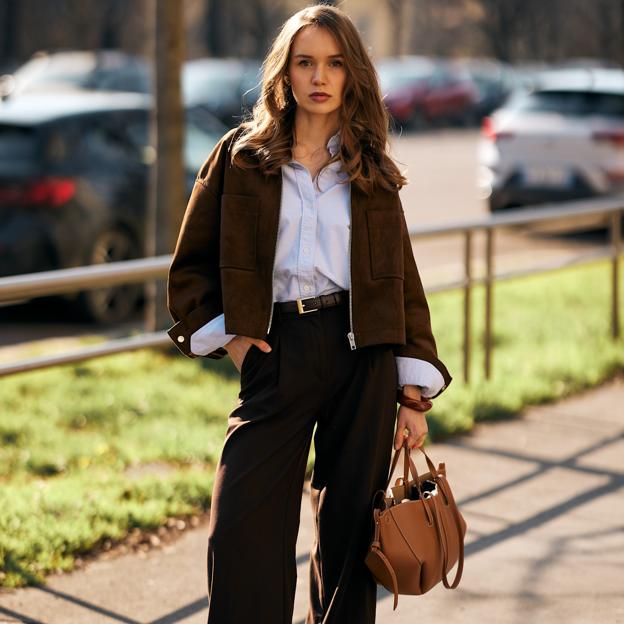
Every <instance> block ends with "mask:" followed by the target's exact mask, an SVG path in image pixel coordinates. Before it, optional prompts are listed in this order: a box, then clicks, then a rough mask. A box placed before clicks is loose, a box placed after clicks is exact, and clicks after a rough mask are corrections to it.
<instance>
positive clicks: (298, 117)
mask: <svg viewBox="0 0 624 624" xmlns="http://www.w3.org/2000/svg"><path fill="white" fill-rule="evenodd" d="M334 113H335V114H334ZM338 127H339V126H338V111H332V112H331V113H329V114H324V115H314V114H310V113H307V112H306V111H303V110H302V109H301V108H297V111H296V113H295V123H294V128H293V132H294V145H295V147H298V146H299V147H304V148H307V149H309V150H315V149H319V148H324V147H325V146H326V145H327V141H329V138H330V137H331V136H332V135H334V134H335V133H336V132H337V131H338Z"/></svg>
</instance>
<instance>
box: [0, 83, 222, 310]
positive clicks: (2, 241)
mask: <svg viewBox="0 0 624 624" xmlns="http://www.w3.org/2000/svg"><path fill="white" fill-rule="evenodd" d="M151 106H152V97H151V96H150V95H146V94H140V93H122V92H118V93H113V92H110V93H109V92H78V93H50V94H45V95H43V94H38V95H37V96H29V95H22V96H19V97H16V98H11V99H9V100H7V101H6V102H4V103H3V104H0V276H7V275H17V274H23V273H32V272H38V271H46V270H53V269H60V268H66V267H75V266H83V265H88V264H94V263H99V262H113V261H117V260H125V259H131V258H139V257H142V256H144V230H145V219H146V207H147V201H148V188H147V185H148V172H149V168H150V164H151V162H153V160H154V157H155V154H154V149H153V148H152V147H150V145H149V141H148V134H149V113H150V108H151ZM226 131H227V128H226V127H225V126H224V125H223V124H221V123H220V122H219V121H217V120H216V119H215V118H214V117H213V116H212V115H210V114H209V113H207V112H205V111H200V110H196V109H192V108H191V109H187V110H186V126H185V150H184V151H185V154H184V160H185V169H186V179H185V186H186V193H187V197H188V195H190V191H191V188H192V185H193V181H194V179H195V175H196V174H197V171H198V170H199V168H200V166H201V164H202V163H203V161H204V160H205V158H206V157H207V156H208V154H209V153H210V151H211V150H212V148H213V147H214V145H215V144H216V143H217V141H218V140H219V138H221V136H223V134H224V133H225V132H226ZM141 294H142V286H141V285H122V286H118V287H110V288H101V289H96V290H88V291H84V292H81V293H79V294H78V295H73V296H70V297H71V298H75V299H76V303H77V305H78V306H79V308H80V310H81V311H82V312H84V313H85V314H86V315H87V316H88V317H90V318H91V319H93V320H96V321H99V322H118V321H120V320H122V319H124V318H126V317H127V316H128V315H129V314H130V313H131V312H132V311H133V310H134V308H135V307H136V304H137V303H138V301H139V299H140V298H141Z"/></svg>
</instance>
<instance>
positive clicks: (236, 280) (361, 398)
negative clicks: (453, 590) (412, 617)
mask: <svg viewBox="0 0 624 624" xmlns="http://www.w3.org/2000/svg"><path fill="white" fill-rule="evenodd" d="M387 128H388V117H387V113H386V110H385V108H384V105H383V102H382V98H381V94H380V91H379V85H378V78H377V74H376V72H375V69H374V67H373V65H372V63H371V61H370V59H369V57H368V55H367V53H366V50H365V48H364V46H363V44H362V41H361V39H360V37H359V34H358V32H357V30H356V29H355V27H354V25H353V23H352V22H351V21H350V19H349V18H348V17H347V16H346V14H345V13H344V12H342V11H341V10H340V9H337V8H335V7H332V6H327V5H318V6H313V7H308V8H306V9H303V10H302V11H299V12H298V13H296V14H294V15H293V16H292V17H291V18H290V19H289V20H288V21H287V22H286V23H285V24H284V25H283V27H282V29H281V31H280V32H279V34H278V36H277V37H276V39H275V41H274V42H273V45H272V48H271V50H270V52H269V54H268V55H267V57H266V59H265V61H264V66H263V79H262V95H261V97H260V99H259V101H258V103H257V104H256V106H255V107H254V111H253V118H252V119H250V120H249V121H247V122H244V123H242V124H241V125H240V126H239V127H237V128H235V129H233V130H231V131H229V132H228V133H226V135H225V136H224V137H223V138H222V139H221V140H220V141H219V143H218V144H217V146H216V147H215V148H214V150H213V152H212V153H211V154H210V155H209V156H208V158H207V160H206V162H205V163H204V165H203V166H202V168H201V169H200V171H199V172H198V175H197V180H196V183H195V186H194V188H193V192H192V194H191V197H190V199H189V203H188V206H187V209H186V213H185V216H184V220H183V223H182V226H181V229H180V234H179V238H178V242H177V245H176V249H175V252H174V256H173V261H172V264H171V268H170V273H169V283H168V305H169V310H170V312H171V315H172V317H173V319H174V321H175V325H173V327H171V328H170V329H169V335H170V336H171V338H172V339H173V340H174V342H175V343H176V345H177V346H178V347H179V348H180V350H181V351H182V352H183V353H184V354H185V355H187V356H188V357H197V356H206V357H211V358H221V357H224V356H225V355H226V354H228V355H229V356H230V357H231V359H232V360H233V362H234V364H235V366H236V368H237V369H238V370H239V371H240V374H241V380H240V381H241V387H240V393H239V401H238V404H237V406H236V407H235V408H234V409H233V410H232V411H231V413H230V414H229V417H228V428H227V435H226V438H225V443H224V447H223V451H222V455H221V458H220V461H219V464H218V466H217V470H216V476H215V483H214V488H213V496H212V504H211V517H210V527H209V539H208V562H207V563H208V596H209V615H208V622H209V624H230V623H232V624H238V623H240V624H247V623H251V622H259V623H263V624H264V623H267V624H282V623H286V622H289V623H290V622H291V621H292V615H293V605H294V595H295V585H296V578H297V568H296V557H295V546H296V540H297V534H298V528H299V513H300V505H301V496H302V487H303V481H304V473H305V467H306V463H307V457H308V451H309V448H310V444H311V440H312V437H314V445H315V465H314V472H313V476H312V483H311V485H312V488H311V501H312V508H313V512H314V518H315V531H316V534H315V540H314V544H313V547H312V552H311V558H310V567H309V574H310V608H309V611H308V616H307V620H306V622H307V624H317V623H321V622H322V623H323V624H329V623H332V624H349V623H353V624H367V623H371V622H374V621H375V607H376V584H375V581H374V579H373V577H372V576H371V574H370V573H369V571H368V569H367V568H366V566H365V564H364V557H365V555H366V551H367V549H368V546H369V544H370V539H371V534H372V533H371V532H372V522H371V502H372V497H373V494H374V492H375V491H376V490H378V489H380V488H383V487H384V486H385V482H386V479H387V471H388V469H389V464H390V459H391V457H390V456H391V452H392V445H393V440H394V446H395V448H399V447H400V445H401V444H403V441H404V436H408V438H407V443H408V445H409V446H410V447H411V448H414V447H415V446H420V445H422V444H423V443H424V440H425V437H426V435H427V422H426V419H425V415H424V412H423V411H419V410H416V409H412V408H409V407H405V406H403V405H402V406H401V407H400V408H399V410H398V413H397V411H396V405H397V394H396V393H397V388H401V387H402V388H403V392H404V394H405V395H408V396H409V397H413V398H415V399H420V398H421V396H422V397H429V398H433V397H435V396H437V395H439V394H440V393H441V392H442V391H443V390H444V388H446V387H447V386H448V384H449V383H450V381H451V376H450V375H449V373H448V371H447V369H446V367H445V366H444V364H443V363H442V362H441V361H440V360H439V359H438V357H437V352H436V343H435V339H434V337H433V335H432V333H431V325H430V317H429V309H428V306H427V301H426V299H425V295H424V291H423V288H422V284H421V281H420V277H419V274H418V270H417V268H416V264H415V262H414V257H413V253H412V248H411V243H410V239H409V234H408V231H407V226H406V223H405V218H404V214H403V210H402V206H401V203H400V200H399V197H398V190H399V189H400V188H401V186H402V185H403V184H404V183H405V182H406V180H405V178H404V177H403V176H402V175H401V174H400V172H399V171H398V169H397V167H396V165H395V164H394V163H393V162H392V160H391V159H390V158H389V156H388V155H387V153H386V143H387ZM395 415H396V422H397V427H396V433H395V431H394V426H395ZM315 427H316V430H315V432H313V430H314V428H315Z"/></svg>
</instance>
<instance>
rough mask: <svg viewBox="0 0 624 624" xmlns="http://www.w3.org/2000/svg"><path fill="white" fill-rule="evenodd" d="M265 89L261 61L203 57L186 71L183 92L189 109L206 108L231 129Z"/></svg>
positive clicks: (188, 66)
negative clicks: (195, 107)
mask: <svg viewBox="0 0 624 624" xmlns="http://www.w3.org/2000/svg"><path fill="white" fill-rule="evenodd" d="M260 88H261V61H259V60H257V59H237V58H201V59H194V60H192V61H187V62H186V63H185V64H184V66H183V68H182V93H183V98H184V101H185V102H186V104H187V105H188V106H203V107H205V108H206V109H207V110H208V111H209V112H211V113H212V114H213V115H215V117H217V118H219V119H220V120H221V121H222V122H223V123H224V124H225V125H226V126H227V127H229V128H233V127H234V126H237V125H238V124H239V123H240V122H241V121H242V119H243V115H244V114H245V113H246V112H249V111H251V109H252V108H253V105H254V104H255V103H256V101H257V99H258V97H259V95H260Z"/></svg>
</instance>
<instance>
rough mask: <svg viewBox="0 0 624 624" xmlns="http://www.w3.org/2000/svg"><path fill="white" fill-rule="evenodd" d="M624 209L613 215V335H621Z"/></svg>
mask: <svg viewBox="0 0 624 624" xmlns="http://www.w3.org/2000/svg"><path fill="white" fill-rule="evenodd" d="M622 212H623V211H620V210H618V211H616V212H614V213H613V214H612V215H611V244H612V253H611V335H612V337H613V338H614V339H616V338H619V336H620V310H619V307H620V306H619V301H620V254H621V253H622V230H621V217H622Z"/></svg>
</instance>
